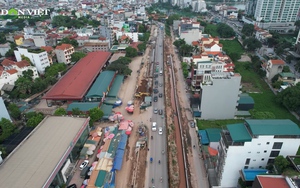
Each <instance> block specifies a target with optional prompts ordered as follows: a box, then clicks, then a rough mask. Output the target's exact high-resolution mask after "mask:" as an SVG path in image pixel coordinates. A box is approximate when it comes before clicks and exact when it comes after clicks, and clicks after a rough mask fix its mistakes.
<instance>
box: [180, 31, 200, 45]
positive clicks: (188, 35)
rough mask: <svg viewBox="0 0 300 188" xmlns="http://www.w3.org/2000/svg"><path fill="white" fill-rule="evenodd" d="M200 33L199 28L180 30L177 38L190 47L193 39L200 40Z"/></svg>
mask: <svg viewBox="0 0 300 188" xmlns="http://www.w3.org/2000/svg"><path fill="white" fill-rule="evenodd" d="M201 35H202V31H201V30H200V29H199V28H195V29H188V30H181V32H180V34H179V37H180V38H181V39H184V40H185V42H186V44H189V45H191V44H192V42H193V41H195V39H201Z"/></svg>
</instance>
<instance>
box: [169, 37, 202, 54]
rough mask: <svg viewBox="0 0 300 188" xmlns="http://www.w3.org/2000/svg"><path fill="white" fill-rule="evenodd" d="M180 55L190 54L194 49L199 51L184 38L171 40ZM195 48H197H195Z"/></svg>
mask: <svg viewBox="0 0 300 188" xmlns="http://www.w3.org/2000/svg"><path fill="white" fill-rule="evenodd" d="M173 45H174V46H176V48H177V49H178V52H179V54H180V56H181V57H185V56H191V55H192V53H193V52H194V51H197V52H199V48H197V46H196V47H193V46H191V45H188V44H187V43H186V42H185V40H184V39H178V40H176V41H174V42H173ZM196 48H197V49H196Z"/></svg>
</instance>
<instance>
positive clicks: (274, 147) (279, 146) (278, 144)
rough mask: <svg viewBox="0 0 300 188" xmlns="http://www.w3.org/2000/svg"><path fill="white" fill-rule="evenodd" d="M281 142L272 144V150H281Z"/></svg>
mask: <svg viewBox="0 0 300 188" xmlns="http://www.w3.org/2000/svg"><path fill="white" fill-rule="evenodd" d="M282 144H283V142H274V144H273V148H272V149H281V147H282Z"/></svg>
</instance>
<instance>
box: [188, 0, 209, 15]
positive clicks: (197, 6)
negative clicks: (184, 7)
mask: <svg viewBox="0 0 300 188" xmlns="http://www.w3.org/2000/svg"><path fill="white" fill-rule="evenodd" d="M191 5H192V7H193V11H194V12H206V11H207V9H206V3H205V1H203V0H196V1H192V4H191Z"/></svg>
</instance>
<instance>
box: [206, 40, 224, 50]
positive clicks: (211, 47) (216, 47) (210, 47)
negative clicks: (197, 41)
mask: <svg viewBox="0 0 300 188" xmlns="http://www.w3.org/2000/svg"><path fill="white" fill-rule="evenodd" d="M222 47H223V45H222V44H217V43H215V42H212V43H210V44H203V51H205V52H222Z"/></svg>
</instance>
